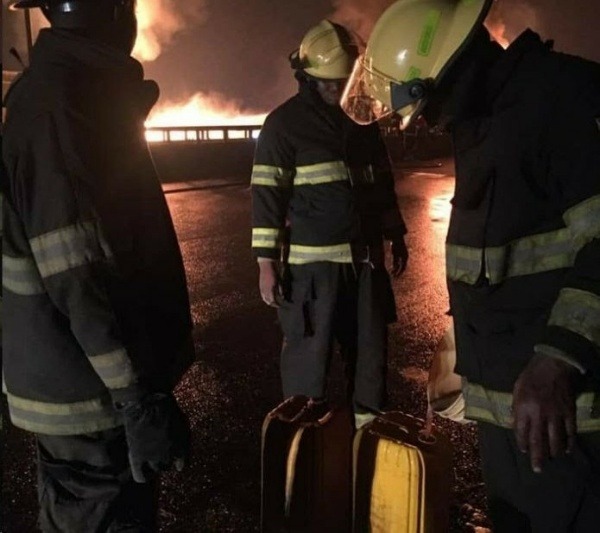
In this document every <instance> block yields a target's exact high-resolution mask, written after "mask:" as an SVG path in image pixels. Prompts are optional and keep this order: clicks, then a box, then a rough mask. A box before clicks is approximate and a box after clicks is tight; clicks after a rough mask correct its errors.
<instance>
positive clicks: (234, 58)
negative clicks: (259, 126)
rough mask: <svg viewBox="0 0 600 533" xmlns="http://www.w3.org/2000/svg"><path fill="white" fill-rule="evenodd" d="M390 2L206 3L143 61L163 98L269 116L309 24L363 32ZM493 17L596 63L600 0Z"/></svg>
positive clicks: (515, 5)
mask: <svg viewBox="0 0 600 533" xmlns="http://www.w3.org/2000/svg"><path fill="white" fill-rule="evenodd" d="M191 1H193V0H186V2H191ZM196 1H199V0H196ZM390 3H392V2H390V1H388V0H338V1H328V0H294V1H292V0H284V1H282V0H252V1H251V2H247V1H242V0H214V1H207V2H205V11H204V22H203V23H201V24H199V25H197V26H196V27H194V28H188V29H185V30H183V31H181V32H180V33H179V34H178V35H177V36H176V37H175V38H174V40H173V42H172V44H171V46H169V47H168V48H167V49H166V50H165V51H164V53H163V54H162V55H161V56H159V58H158V59H157V60H156V61H153V62H149V63H147V64H146V71H147V73H148V75H150V76H152V77H154V78H155V79H157V80H158V81H159V83H160V85H161V87H162V93H163V96H164V97H165V98H171V99H172V98H185V97H187V96H190V95H191V94H193V93H195V92H197V91H204V92H210V91H215V92H218V93H220V94H222V95H223V96H224V97H225V98H227V99H234V100H237V101H239V102H241V103H242V105H243V106H245V107H246V109H248V110H258V111H268V110H270V109H272V108H273V107H274V106H275V105H277V104H278V103H280V102H281V101H283V100H284V99H285V98H287V97H288V96H289V95H291V94H293V92H294V90H295V82H294V80H293V78H292V72H291V70H290V69H289V67H288V62H287V56H288V54H289V53H290V52H291V51H292V50H294V49H295V48H296V47H297V46H298V44H299V41H300V40H301V38H302V36H303V34H304V33H305V31H306V30H307V29H308V28H309V27H310V26H311V25H312V24H314V23H315V22H316V21H318V20H320V19H322V18H325V17H332V18H333V19H334V20H337V21H340V22H346V23H349V24H350V25H353V26H354V27H355V29H356V30H358V31H359V32H360V33H363V35H364V34H365V33H368V31H369V30H370V28H371V26H372V21H374V20H375V19H376V18H377V16H378V15H379V14H380V13H381V12H382V11H383V10H384V9H385V7H386V6H387V5H389V4H390ZM365 6H368V8H367V7H365ZM361 13H365V14H364V15H362V16H361ZM496 13H497V14H498V15H500V18H501V19H502V20H504V21H505V22H506V26H507V37H509V38H511V37H513V36H514V34H517V33H519V32H520V31H521V30H522V29H524V28H525V27H527V26H531V27H532V28H533V29H535V30H537V31H539V32H540V33H541V34H542V36H543V37H545V38H554V39H555V41H556V49H559V50H564V51H568V52H570V53H576V54H579V55H583V56H584V57H587V58H590V59H594V60H597V61H600V32H598V21H600V0H569V1H568V2H567V1H565V0H529V1H528V2H523V1H522V0H499V2H498V5H497V7H496ZM364 36H365V37H366V36H367V35H364Z"/></svg>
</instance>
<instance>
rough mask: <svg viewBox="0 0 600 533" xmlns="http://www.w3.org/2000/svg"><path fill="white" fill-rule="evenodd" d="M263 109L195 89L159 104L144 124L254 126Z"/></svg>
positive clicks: (259, 122) (258, 122) (258, 121)
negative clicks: (255, 110) (184, 98)
mask: <svg viewBox="0 0 600 533" xmlns="http://www.w3.org/2000/svg"><path fill="white" fill-rule="evenodd" d="M265 117H266V114H265V113H247V112H245V111H242V110H241V108H240V106H239V105H238V104H237V103H236V102H231V101H227V100H225V99H224V98H223V97H221V96H219V95H216V94H204V93H196V94H195V95H194V96H192V97H191V98H190V99H189V100H188V101H187V102H175V103H173V102H165V103H163V104H159V105H158V106H157V107H156V108H155V109H154V110H153V111H152V113H151V114H150V116H149V117H148V120H147V121H146V127H150V128H151V127H169V126H254V125H261V124H262V123H263V122H264V121H265Z"/></svg>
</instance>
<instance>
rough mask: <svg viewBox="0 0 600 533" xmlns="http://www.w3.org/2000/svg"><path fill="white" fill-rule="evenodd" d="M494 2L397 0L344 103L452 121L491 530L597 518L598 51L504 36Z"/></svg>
mask: <svg viewBox="0 0 600 533" xmlns="http://www.w3.org/2000/svg"><path fill="white" fill-rule="evenodd" d="M490 5H491V2H489V1H487V0H429V1H425V0H423V1H420V0H401V1H399V2H397V3H396V4H394V5H393V6H392V7H390V8H389V9H388V11H386V13H384V15H382V17H381V19H380V20H379V22H378V23H377V24H376V26H375V28H374V30H373V34H372V36H371V38H370V40H369V44H368V46H367V50H366V52H365V56H364V58H362V59H361V61H360V64H361V67H360V69H357V70H355V72H356V76H355V77H354V78H353V79H352V80H351V81H350V82H349V83H350V85H349V90H348V98H346V99H345V101H344V102H343V103H342V105H343V106H344V108H345V109H346V110H347V111H348V113H349V114H351V115H352V116H354V117H355V119H357V120H359V121H360V122H361V123H365V122H368V121H369V120H373V119H376V118H378V116H380V115H381V114H382V113H381V110H382V109H383V104H385V105H386V107H387V109H388V110H389V111H392V110H395V111H397V112H398V113H399V114H400V115H401V116H402V120H403V123H404V125H408V124H409V123H410V122H411V120H412V119H413V118H414V117H415V116H417V115H418V114H419V113H421V112H422V113H423V114H424V116H425V118H426V119H427V120H428V122H430V124H443V125H445V126H446V127H447V128H448V129H449V130H450V131H451V133H452V135H453V138H454V147H455V161H456V190H455V195H454V199H453V200H452V204H453V209H452V215H451V219H450V227H449V231H448V237H447V241H446V274H447V278H448V288H449V293H450V304H451V309H452V315H453V317H454V323H455V333H456V346H457V368H456V371H457V372H458V373H459V374H461V375H462V376H463V377H464V378H465V380H466V382H465V385H464V394H465V400H466V416H467V417H468V418H470V419H472V420H476V421H477V422H478V426H479V435H480V452H481V457H482V464H483V474H484V479H485V482H486V485H487V490H488V494H489V505H490V513H491V517H492V520H493V522H494V526H495V528H494V530H495V531H498V532H500V533H504V532H506V533H514V532H521V531H523V532H524V531H533V532H538V533H542V532H543V533H548V532H561V533H562V532H564V533H566V532H570V531H582V532H584V531H585V532H592V531H598V528H599V525H598V524H600V409H599V405H600V179H599V175H600V65H598V64H596V63H592V62H589V61H585V60H583V59H581V58H578V57H572V56H567V55H564V54H559V53H556V52H554V51H552V44H551V43H544V42H542V41H541V40H540V38H539V36H538V35H537V34H535V33H533V32H532V31H531V30H528V31H526V32H524V33H523V34H522V35H521V36H519V37H518V38H517V39H516V40H515V41H514V42H513V43H512V44H511V45H510V47H509V48H508V49H507V50H506V51H504V50H502V48H501V47H500V46H498V45H497V44H496V43H494V42H493V41H491V40H490V37H489V34H488V33H487V31H486V30H485V29H484V27H483V25H482V22H483V20H484V18H485V16H486V14H487V12H488V9H489V7H490ZM399 54H400V55H399ZM399 57H403V58H404V61H403V62H398V61H397V59H398V58H399ZM385 89H387V92H386V91H385ZM377 100H378V101H379V104H380V105H373V102H375V101H377ZM369 106H370V109H368V108H369Z"/></svg>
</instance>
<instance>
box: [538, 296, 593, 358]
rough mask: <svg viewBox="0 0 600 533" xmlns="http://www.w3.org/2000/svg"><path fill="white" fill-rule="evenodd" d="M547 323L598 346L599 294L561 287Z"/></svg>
mask: <svg viewBox="0 0 600 533" xmlns="http://www.w3.org/2000/svg"><path fill="white" fill-rule="evenodd" d="M548 325H549V326H558V327H561V328H565V329H568V330H569V331H572V332H573V333H577V334H578V335H581V336H582V337H584V338H586V339H587V340H588V341H590V342H592V343H594V344H595V345H596V347H599V348H600V296H598V295H597V294H594V293H591V292H587V291H582V290H580V289H571V288H565V289H562V290H561V291H560V293H559V295H558V299H557V300H556V303H555V304H554V307H553V308H552V312H551V313H550V319H549V320H548Z"/></svg>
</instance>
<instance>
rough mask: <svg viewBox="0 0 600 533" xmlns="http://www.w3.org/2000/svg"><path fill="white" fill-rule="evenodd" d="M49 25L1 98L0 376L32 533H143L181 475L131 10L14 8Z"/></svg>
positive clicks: (155, 202) (183, 314)
mask: <svg viewBox="0 0 600 533" xmlns="http://www.w3.org/2000/svg"><path fill="white" fill-rule="evenodd" d="M14 7H15V8H31V7H39V8H41V9H42V10H43V12H44V14H45V15H46V16H47V18H48V19H49V21H50V23H51V27H50V28H49V29H44V30H42V31H41V32H40V34H39V37H38V39H37V41H36V43H35V46H34V47H33V52H32V58H31V64H30V66H29V67H28V68H27V69H25V71H24V73H23V75H22V76H21V77H20V78H19V79H18V81H16V82H15V84H14V85H13V86H12V87H11V89H10V91H9V94H8V96H7V102H6V105H7V115H6V116H7V118H6V123H5V128H4V143H3V160H4V163H5V165H6V169H7V174H8V184H7V187H6V190H5V191H4V193H5V201H4V206H3V207H4V231H5V233H4V239H5V240H4V250H3V253H4V255H3V276H2V278H3V279H2V281H3V297H4V301H3V306H4V315H3V317H2V321H3V326H4V328H3V334H4V338H3V343H4V346H3V358H4V361H3V375H4V379H5V393H6V395H7V398H8V405H9V410H10V417H11V420H12V423H13V424H14V425H15V426H18V427H20V428H22V429H24V430H27V431H30V432H32V433H34V434H35V436H36V442H37V451H38V465H37V466H38V474H39V503H40V515H39V522H40V526H41V528H42V530H43V531H45V532H58V531H61V532H65V531H69V532H78V531H79V532H82V531H86V532H101V531H125V530H126V531H136V532H137V531H139V532H141V531H144V532H146V531H155V530H156V525H155V514H156V501H155V500H156V497H157V491H156V489H157V487H156V474H157V472H159V471H161V470H164V469H166V468H169V467H170V466H172V465H175V466H176V467H178V468H181V466H182V462H183V460H184V458H185V456H186V453H187V449H188V446H189V437H190V435H189V426H188V422H187V419H186V417H185V415H184V414H183V413H182V411H181V410H180V408H179V407H178V405H177V402H176V401H175V399H174V397H173V395H172V392H171V391H172V389H173V386H174V385H175V384H176V383H177V381H178V379H179V377H180V376H181V375H182V373H183V371H184V370H185V369H186V368H187V367H188V366H189V364H190V363H191V361H192V358H193V344H192V342H191V319H190V312H189V302H188V293H187V287H186V279H185V273H184V269H183V262H182V258H181V253H180V250H179V245H178V242H177V238H176V235H175V232H174V228H173V224H172V221H171V217H170V214H169V211H168V208H167V205H166V202H165V199H164V195H163V193H162V190H161V187H160V184H159V182H158V180H157V177H156V174H155V170H154V167H153V164H152V161H151V158H150V155H149V152H148V147H147V144H146V142H145V139H144V131H143V123H144V120H145V117H146V115H147V113H148V112H149V110H150V109H151V107H152V106H153V105H154V103H155V102H156V100H157V98H158V87H157V85H156V84H155V83H154V82H152V81H144V77H143V70H142V67H141V65H140V64H139V63H138V62H137V61H135V60H134V59H133V58H132V57H130V53H131V50H132V48H133V44H134V41H135V37H136V17H135V0H97V1H93V2H92V1H85V0H69V1H68V2H67V1H64V0H22V1H19V2H16V3H15V5H14Z"/></svg>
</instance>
